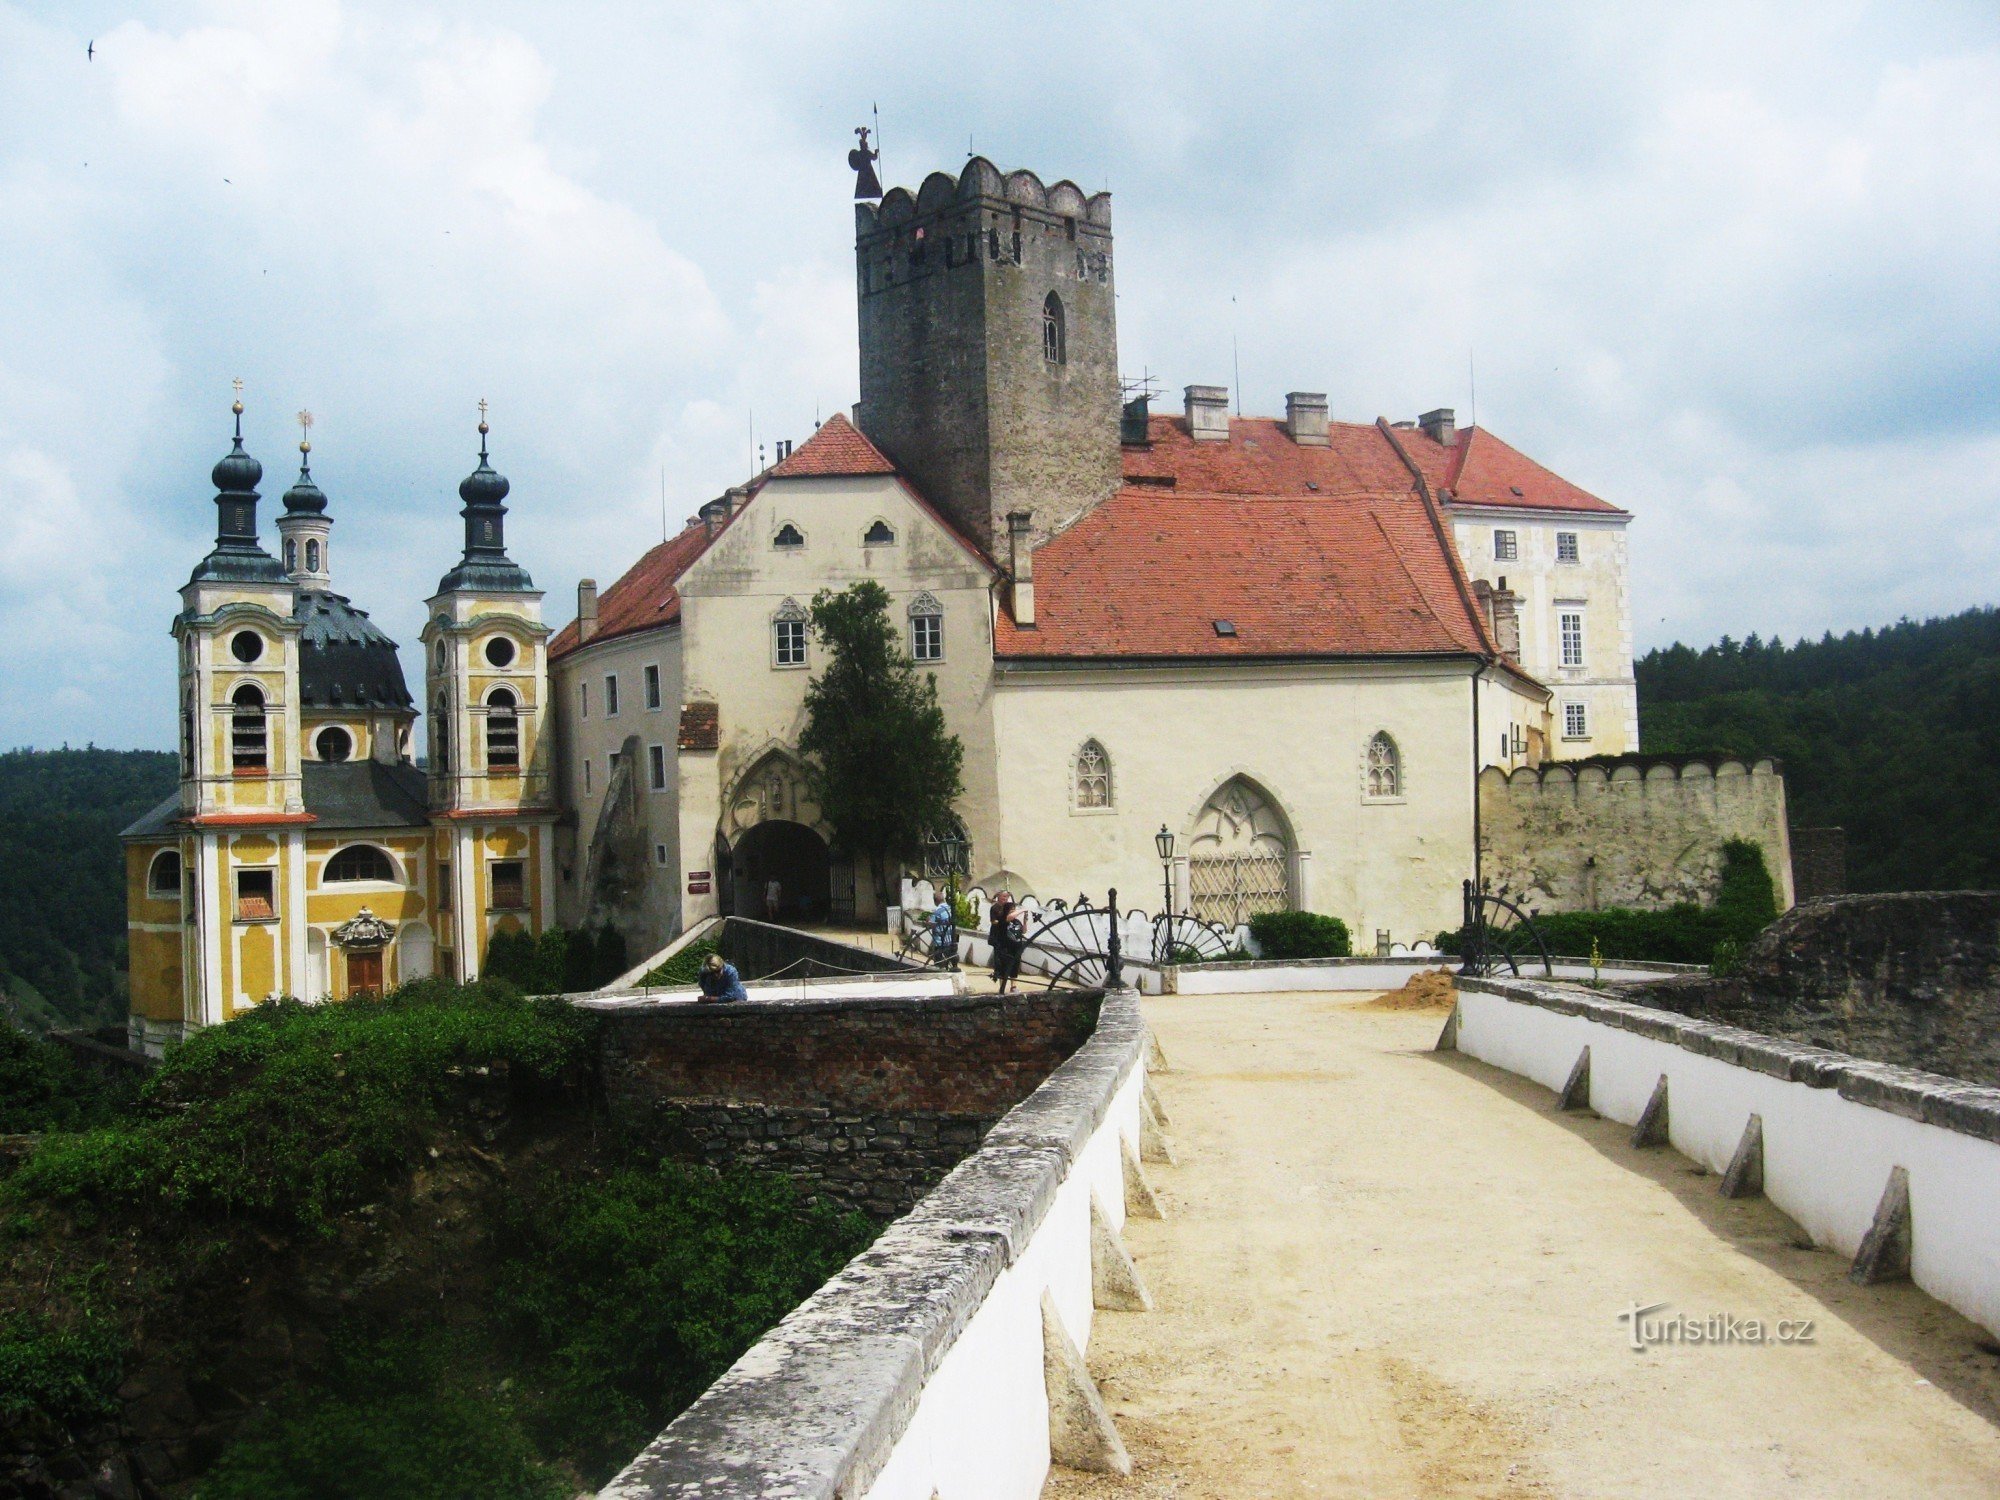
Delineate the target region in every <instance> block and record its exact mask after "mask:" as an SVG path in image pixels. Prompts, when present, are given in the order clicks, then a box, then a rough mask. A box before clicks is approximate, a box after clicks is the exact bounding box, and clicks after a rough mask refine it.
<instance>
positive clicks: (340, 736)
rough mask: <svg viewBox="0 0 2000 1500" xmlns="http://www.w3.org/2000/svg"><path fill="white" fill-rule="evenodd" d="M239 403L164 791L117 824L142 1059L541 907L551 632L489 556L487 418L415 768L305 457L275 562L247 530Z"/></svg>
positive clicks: (526, 588) (459, 973)
mask: <svg viewBox="0 0 2000 1500" xmlns="http://www.w3.org/2000/svg"><path fill="white" fill-rule="evenodd" d="M234 410H235V412H236V416H237V431H236V437H235V442H234V446H233V448H232V450H231V452H230V453H229V454H228V455H227V456H226V457H224V459H223V460H222V461H221V462H220V463H219V464H217V465H216V467H215V471H214V476H213V477H214V481H215V487H216V492H217V493H216V506H217V508H218V511H219V513H220V526H219V529H218V533H217V537H216V544H215V547H214V548H213V549H212V550H211V551H210V552H209V554H208V555H207V556H206V557H204V558H203V559H202V560H201V562H200V563H199V564H197V565H196V567H195V569H194V572H193V574H192V576H191V577H190V578H189V579H188V582H187V583H186V585H185V586H183V588H182V589H181V609H180V612H179V613H178V614H177V615H176V616H175V618H174V623H173V635H174V638H175V643H176V648H177V659H178V663H179V675H180V693H179V703H180V735H179V742H180V753H181V777H180V786H179V788H178V789H177V790H176V791H175V793H174V794H173V795H172V796H171V797H169V798H167V799H166V800H165V801H163V802H162V803H161V804H160V805H159V806H158V807H156V808H154V809H153V810H152V811H151V812H149V813H148V814H147V815H146V816H145V817H143V818H141V819H140V820H139V821H138V822H137V823H135V824H133V825H132V827H131V828H129V829H127V830H126V832H125V870H126V913H127V917H126V921H127V930H128V935H129V947H130V972H131V995H132V999H131V1020H130V1038H131V1044H132V1046H133V1047H134V1048H135V1049H137V1050H141V1051H145V1052H148V1053H151V1054H153V1055H155V1056H157V1055H159V1054H160V1053H162V1052H163V1051H164V1050H165V1048H166V1047H167V1046H168V1045H170V1044H171V1043H172V1042H174V1041H176V1040H178V1039H180V1038H181V1037H183V1036H185V1035H186V1034H187V1033H188V1032H189V1031H190V1030H192V1029H194V1028H196V1027H200V1026H211V1025H215V1024H218V1023H220V1022H223V1021H227V1020H229V1019H230V1018H231V1017H233V1016H235V1015H237V1014H239V1013H240V1012H242V1011H243V1010H244V1009H245V1008H246V1007H249V1006H254V1005H259V1004H262V1003H264V1002H266V1001H269V1000H272V999H275V998H279V997H287V996H289V997H295V998H298V999H301V1000H306V1001H311V1002H318V1001H324V1000H334V999H344V998H346V997H349V996H352V995H359V994H365V993H381V992H383V991H386V990H389V989H393V988H394V987H395V986H397V985H399V984H402V983H405V982H407V981H409V980H412V979H419V978H423V977H425V976H427V975H431V974H443V975H446V976H449V977H452V978H456V979H461V980H462V979H471V978H474V977H476V976H477V975H478V973H479V972H480V969H481V968H482V966H483V963H484V960H485V955H486V949H487V944H488V942H489V941H490V939H491V937H492V935H493V934H494V933H496V932H500V931H528V932H539V931H541V930H542V929H543V928H544V927H545V926H547V925H549V924H550V923H551V922H552V921H553V920H554V903H553V896H552V880H551V838H550V833H551V825H552V824H553V822H554V808H553V806H552V804H551V801H550V796H549V782H550V778H549V774H548V768H547V764H546V752H545V750H544V735H543V723H544V715H545V704H546V699H547V691H546V683H547V657H546V651H545V641H546V637H547V635H548V631H547V628H546V627H545V626H544V625H543V624H542V621H541V595H540V593H538V592H537V591H536V590H535V588H534V585H533V583H532V581H531V580H530V578H529V576H528V574H527V572H526V571H525V570H523V569H522V568H521V567H520V566H519V565H518V564H516V563H514V562H513V561H512V560H511V559H509V558H508V557H507V553H506V545H505V536H504V529H503V526H504V516H505V514H506V507H505V506H504V504H503V503H502V502H503V501H504V499H505V497H506V495H507V490H508V485H507V481H506V480H505V479H504V478H503V477H501V476H500V475H499V474H497V473H495V472H494V470H493V468H492V466H491V464H490V462H489V460H488V457H487V453H486V430H487V429H486V424H485V423H484V422H483V421H482V422H481V423H480V429H479V430H480V454H479V466H478V468H477V469H475V470H474V472H473V473H472V474H471V475H470V476H469V477H468V478H467V479H466V480H465V481H464V483H463V484H461V485H460V487H459V495H460V498H461V500H462V501H463V503H464V508H463V511H462V515H463V516H464V519H465V550H464V555H463V556H462V557H461V558H460V559H459V561H458V563H457V564H456V565H455V566H454V567H453V568H452V569H451V570H450V571H449V572H448V573H447V574H446V575H445V576H444V578H443V580H442V581H441V582H440V583H439V585H438V590H437V592H436V594H435V595H434V596H433V597H432V598H431V599H430V600H429V610H430V615H431V619H430V623H429V624H428V625H427V626H426V628H425V631H424V637H423V639H424V645H425V661H426V672H425V683H424V689H425V703H426V705H427V706H429V707H430V708H431V709H432V718H431V725H430V737H429V742H428V743H429V754H428V757H427V761H426V763H425V764H423V765H418V764H417V763H415V762H414V761H413V760H412V758H411V753H412V744H413V735H414V730H415V726H416V723H417V719H418V705H417V703H416V702H415V700H414V699H413V698H412V696H411V694H410V692H409V690H408V687H407V686H406V684H405V682H404V678H403V672H402V667H401V663H400V661H399V660H398V657H397V651H396V644H395V642H394V641H392V640H390V639H389V638H388V636H386V635H384V634H383V633H382V631H381V630H380V629H379V628H377V627H376V626H375V625H374V624H373V623H372V622H370V620H369V619H368V616H367V614H366V613H365V612H364V611H362V610H359V609H357V608H355V607H354V606H353V604H351V603H350V602H349V601H348V599H347V598H346V597H345V596H343V595H340V594H337V593H335V592H334V591H333V588H332V571H331V570H332V520H331V518H330V517H329V516H328V514H327V502H326V496H325V495H324V494H323V493H322V492H321V491H320V489H319V487H318V486H317V485H316V484H314V482H313V480H312V475H311V471H310V468H309V456H308V457H307V458H306V459H305V461H302V462H301V464H300V469H299V480H298V482H297V483H296V484H294V485H293V486H292V488H291V489H290V490H288V491H287V492H286V494H285V497H284V507H285V509H284V514H283V515H282V516H281V517H280V518H279V521H278V533H279V539H280V551H281V557H273V556H272V555H271V554H270V553H268V552H266V551H265V550H264V548H263V547H262V545H261V543H260V542H259V540H258V535H257V502H258V498H259V497H258V494H257V489H256V485H257V483H258V481H259V480H260V479H261V477H262V474H263V470H262V467H261V465H259V464H258V463H257V461H256V460H255V459H254V458H252V457H250V455H249V454H248V453H247V452H245V451H244V447H243V438H242V406H241V403H238V404H237V406H236V407H235V408H234ZM300 449H301V453H302V455H309V452H310V444H309V443H305V442H301V444H300Z"/></svg>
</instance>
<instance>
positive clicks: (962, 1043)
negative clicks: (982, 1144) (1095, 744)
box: [602, 991, 1100, 1219]
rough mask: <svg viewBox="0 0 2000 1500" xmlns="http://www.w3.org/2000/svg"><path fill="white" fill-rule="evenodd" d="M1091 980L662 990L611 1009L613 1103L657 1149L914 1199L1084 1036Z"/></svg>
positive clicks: (903, 1204) (820, 1187)
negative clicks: (981, 990)
mask: <svg viewBox="0 0 2000 1500" xmlns="http://www.w3.org/2000/svg"><path fill="white" fill-rule="evenodd" d="M1099 1000H1100V997H1099V996H1098V995H1097V994H1096V993H1094V992H1081V993H1079V992H1076V991H1066V992H1065V991H1058V992H1053V993H1044V994H1038V995H1005V996H1000V995H978V996H973V995H949V996H939V997H931V998H923V999H883V1000H852V999H849V1000H797V1001H790V1000H780V1001H772V1000H759V1001H751V1002H747V1003H742V1004H734V1005H691V1004H688V1003H686V1002H661V1003H659V1004H656V1005H639V1006H629V1005H628V1006H621V1007H620V1008H618V1009H615V1010H609V1011H606V1012H604V1013H603V1017H604V1046H603V1054H602V1055H603V1058H604V1064H603V1066H604V1081H605V1089H606V1093H607V1095H608V1097H609V1099H610V1101H611V1104H612V1107H613V1109H614V1111H615V1112H617V1113H618V1114H619V1115H620V1116H622V1117H623V1118H624V1119H625V1120H626V1121H627V1122H629V1123H630V1124H631V1125H633V1126H634V1127H635V1128H637V1129H639V1130H640V1131H642V1132H643V1133H646V1134H648V1135H650V1136H652V1137H654V1138H655V1139H656V1140H657V1141H658V1143H659V1145H660V1147H661V1149H663V1150H665V1151H667V1152H668V1153H670V1154H672V1155H675V1156H678V1157H680V1158H682V1159H686V1160H694V1161H704V1162H709V1163H711V1164H714V1165H724V1164H731V1163H734V1164H739V1165H755V1166H763V1167H769V1168H773V1169H776V1170H779V1171H782V1172H785V1173H787V1174H788V1175H790V1176H791V1177H792V1178H793V1179H794V1180H795V1181H796V1182H798V1183H799V1185H800V1186H801V1187H802V1188H803V1189H804V1190H805V1191H806V1192H807V1193H809V1194H811V1195H813V1196H817V1197H824V1198H826V1199H828V1200H829V1201H831V1202H834V1203H837V1204H840V1205H841V1206H843V1207H849V1208H856V1209H860V1210H861V1211H863V1212H865V1213H868V1214H871V1215H873V1216H875V1217H878V1218H883V1219H887V1218H893V1217H895V1216H896V1215H897V1214H900V1213H902V1212H904V1211H906V1210H907V1209H908V1208H909V1207H911V1206H912V1205H913V1204H914V1203H915V1202H916V1201H917V1199H918V1198H920V1197H922V1196H923V1194H924V1193H925V1192H927V1191H928V1190H929V1189H930V1188H931V1187H932V1186H933V1185H935V1184H936V1183H937V1181H939V1180H940V1179H941V1178H942V1177H943V1176H944V1174H945V1173H946V1172H948V1171H950V1169H951V1168H952V1167H953V1166H954V1165H955V1164H956V1163H957V1162H958V1161H959V1160H960V1159H961V1158H963V1157H964V1156H965V1155H967V1154H968V1153H969V1152H971V1151H972V1150H973V1149H974V1148H975V1147H976V1146H977V1145H978V1144H979V1141H980V1139H981V1138H982V1137H983V1136H984V1135H985V1133H986V1131H987V1130H988V1129H990V1128H991V1127H992V1125H993V1123H994V1122H995V1121H997V1120H998V1119H999V1118H1000V1117H1001V1116H1002V1115H1004V1114H1005V1113H1006V1112H1007V1111H1008V1110H1010V1109H1012V1108H1013V1107H1014V1106H1015V1105H1016V1104H1018V1103H1019V1102H1020V1101H1021V1100H1022V1099H1025V1098H1026V1097H1027V1096H1028V1095H1029V1094H1030V1093H1032V1092H1033V1091H1034V1090H1035V1089H1036V1088H1037V1087H1038V1086H1039V1085H1040V1084H1041V1082H1042V1080H1043V1079H1045V1078H1047V1077H1048V1076H1049V1074H1050V1073H1052V1072H1053V1071H1054V1070H1055V1069H1056V1068H1057V1067H1058V1066H1059V1065H1060V1064H1061V1063H1062V1062H1063V1060H1064V1059H1066V1058H1067V1057H1068V1056H1069V1055H1070V1054H1071V1053H1072V1052H1074V1051H1075V1050H1076V1049H1077V1047H1078V1046H1080V1045H1081V1044H1082V1043H1083V1041H1084V1039H1085V1038H1086V1037H1088V1036H1089V1035H1090V1032H1091V1029H1092V1027H1093V1026H1094V1025H1095V1024H1096V1020H1097V1010H1098V1005H1099Z"/></svg>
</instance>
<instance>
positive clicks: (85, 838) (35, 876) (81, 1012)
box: [0, 748, 179, 1030]
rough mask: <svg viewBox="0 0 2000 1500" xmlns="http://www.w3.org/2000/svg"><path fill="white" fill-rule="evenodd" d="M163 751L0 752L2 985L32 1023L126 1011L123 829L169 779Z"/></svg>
mask: <svg viewBox="0 0 2000 1500" xmlns="http://www.w3.org/2000/svg"><path fill="white" fill-rule="evenodd" d="M178 774H179V773H178V770H177V769H176V766H175V763H174V757H173V756H172V755H169V754H165V753H163V752H161V751H158V750H98V749H95V748H92V749H87V750H10V751H7V752H5V753H4V754H0V989H4V991H5V994H6V1001H7V1004H6V1009H7V1011H8V1012H10V1013H11V1015H12V1017H13V1018H14V1019H15V1020H16V1021H18V1022H20V1023H22V1024H26V1025H28V1026H30V1027H33V1028H35V1029H38V1030H45V1029H47V1028H49V1027H51V1026H91V1025H101V1024H104V1023H106V1022H113V1021H122V1020H123V1019H124V1017H125V867H124V855H123V852H122V849H121V847H120V845H119V843H118V834H119V831H120V830H121V829H123V828H124V827H125V826H126V825H127V824H129V823H131V822H132V821H133V820H134V819H135V818H137V817H138V816H139V815H140V814H141V813H143V812H145V811H146V809H148V808H149V807H152V806H153V805H154V804H155V803H157V802H158V801H159V800H160V799H161V798H162V797H164V796H166V795H167V794H168V793H169V792H171V791H172V790H173V789H174V782H175V778H176V777H177V775H178Z"/></svg>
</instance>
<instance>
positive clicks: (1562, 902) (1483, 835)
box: [1479, 755, 1793, 911]
mask: <svg viewBox="0 0 2000 1500" xmlns="http://www.w3.org/2000/svg"><path fill="white" fill-rule="evenodd" d="M1479 797H1480V853H1481V857H1482V861H1483V868H1484V873H1485V875H1486V876H1487V877H1488V878H1489V879H1490V880H1491V881H1492V882H1493V884H1494V885H1495V886H1496V887H1498V886H1500V885H1502V884H1505V885H1506V886H1508V887H1510V888H1511V889H1513V890H1515V891H1525V892H1527V893H1528V895H1529V896H1530V897H1531V899H1532V900H1533V901H1534V902H1535V904H1536V905H1537V906H1539V907H1541V908H1542V909H1544V910H1549V911H1594V910H1597V909H1599V908H1602V907H1607V906H1632V907H1639V908H1642V909H1647V908H1660V907H1667V906H1672V905H1674V904H1675V903H1677V902H1682V901H1693V902H1696V903H1705V902H1707V901H1710V900H1712V899H1713V898H1714V896H1715V890H1716V885H1717V882H1718V880H1719V879H1720V877H1721V874H1722V846H1723V844H1724V842H1726V841H1727V840H1729V839H1736V838H1740V839H1748V840H1749V841H1750V842H1751V843H1753V844H1756V845H1757V846H1758V847H1759V848H1761V849H1762V850H1763V851H1764V863H1765V865H1766V866H1767V867H1768V868H1769V870H1770V872H1771V880H1772V883H1773V884H1774V885H1775V886H1776V888H1777V893H1778V906H1779V909H1780V910H1782V909H1784V908H1786V907H1788V906H1790V905H1791V904H1792V901H1793V895H1792V859H1791V841H1790V836H1789V834H1788V831H1787V828H1786V822H1785V778H1784V773H1783V772H1782V771H1781V770H1780V769H1779V767H1778V765H1777V763H1776V762H1775V761H1771V760H1759V761H1756V762H1754V763H1752V764H1747V765H1746V764H1745V763H1744V762H1742V761H1740V760H1729V759H1718V760H1715V761H1713V762H1711V761H1709V760H1705V759H1700V758H1696V757H1690V756H1646V755H1621V756H1616V757H1602V758H1596V759H1592V760H1587V761H1569V762H1564V761H1553V762H1550V763H1549V764H1547V765H1544V766H1542V767H1540V768H1539V769H1534V768H1527V767H1524V768H1522V769H1521V770H1518V771H1515V772H1513V773H1512V774H1511V775H1510V774H1509V773H1507V772H1505V771H1502V770H1500V769H1499V768H1498V767H1488V768H1487V769H1486V770H1485V771H1482V772H1481V773H1480V776H1479Z"/></svg>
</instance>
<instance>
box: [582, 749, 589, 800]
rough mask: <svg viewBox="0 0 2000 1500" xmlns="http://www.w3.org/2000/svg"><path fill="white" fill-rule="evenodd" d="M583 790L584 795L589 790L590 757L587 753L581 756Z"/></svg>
mask: <svg viewBox="0 0 2000 1500" xmlns="http://www.w3.org/2000/svg"><path fill="white" fill-rule="evenodd" d="M583 790H584V792H585V794H586V795H588V794H589V792H590V757H589V756H588V755H586V756H585V757H584V758H583Z"/></svg>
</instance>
